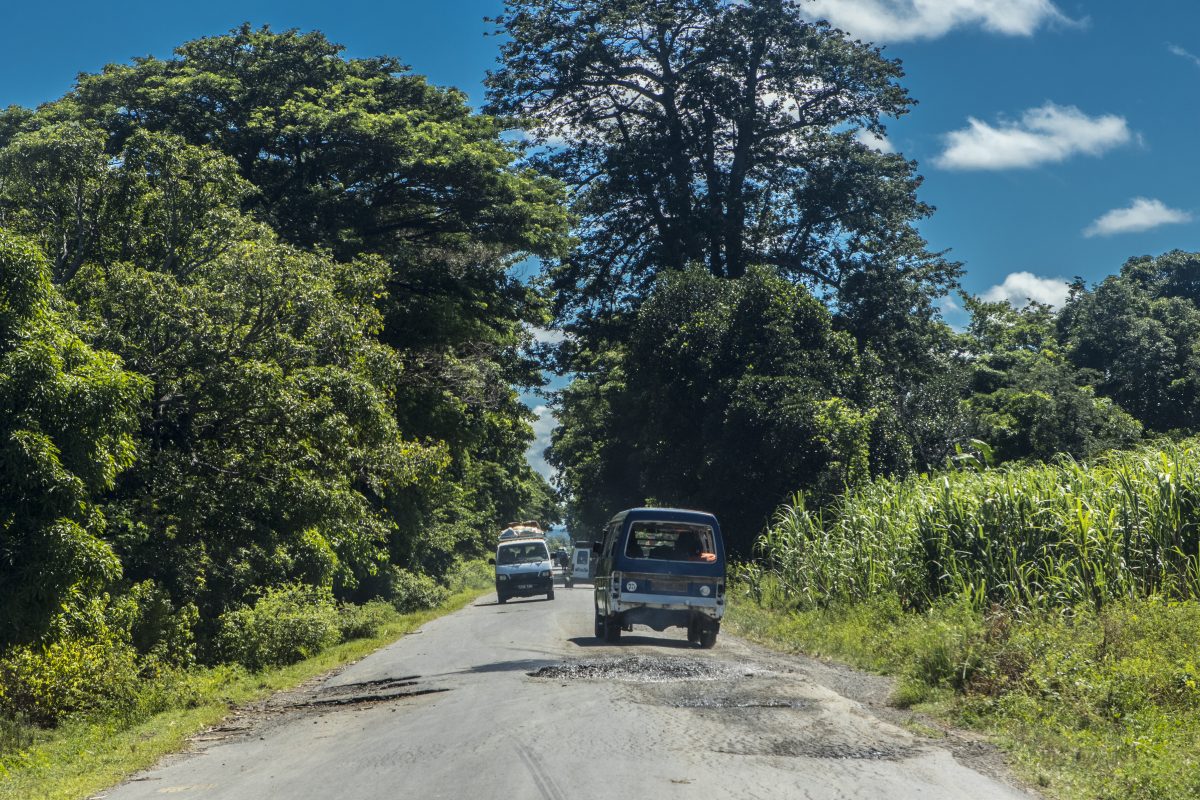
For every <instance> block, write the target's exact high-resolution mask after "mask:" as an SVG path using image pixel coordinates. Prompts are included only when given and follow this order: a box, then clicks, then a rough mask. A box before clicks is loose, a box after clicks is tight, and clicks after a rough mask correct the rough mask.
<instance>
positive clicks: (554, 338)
mask: <svg viewBox="0 0 1200 800" xmlns="http://www.w3.org/2000/svg"><path fill="white" fill-rule="evenodd" d="M529 332H530V333H531V334H532V335H533V340H534V341H535V342H538V343H540V344H558V343H559V342H562V341H566V338H567V334H565V333H564V332H562V331H556V330H552V329H550V328H539V327H538V326H536V325H530V326H529Z"/></svg>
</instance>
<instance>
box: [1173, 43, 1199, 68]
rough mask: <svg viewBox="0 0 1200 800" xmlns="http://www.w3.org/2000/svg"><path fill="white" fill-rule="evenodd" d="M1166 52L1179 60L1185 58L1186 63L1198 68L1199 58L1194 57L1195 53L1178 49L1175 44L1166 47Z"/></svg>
mask: <svg viewBox="0 0 1200 800" xmlns="http://www.w3.org/2000/svg"><path fill="white" fill-rule="evenodd" d="M1167 50H1168V51H1169V52H1171V53H1172V54H1174V55H1177V56H1179V57H1180V58H1186V59H1187V60H1188V61H1190V62H1192V63H1193V64H1195V65H1196V66H1197V67H1200V56H1198V55H1196V54H1195V53H1193V52H1191V51H1190V50H1185V49H1184V48H1182V47H1180V46H1179V45H1177V44H1169V45H1167Z"/></svg>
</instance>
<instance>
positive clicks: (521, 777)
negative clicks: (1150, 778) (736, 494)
mask: <svg viewBox="0 0 1200 800" xmlns="http://www.w3.org/2000/svg"><path fill="white" fill-rule="evenodd" d="M556 594H557V598H556V599H555V600H554V601H549V602H547V601H544V600H541V599H530V600H525V601H521V600H513V601H510V602H509V603H507V604H505V605H497V604H496V602H495V597H494V596H490V597H484V598H482V599H480V600H479V601H477V602H476V603H475V604H474V605H472V606H469V607H467V608H465V609H463V610H462V611H459V612H457V613H455V614H451V615H449V616H446V617H442V618H440V619H437V620H434V621H432V622H430V623H428V624H426V625H425V626H424V627H423V628H421V629H420V630H419V631H418V632H416V633H414V634H411V635H408V636H405V637H404V638H403V639H401V640H400V641H398V642H396V643H395V644H393V645H391V646H389V647H386V648H383V649H382V650H380V651H378V652H376V653H374V654H373V655H371V656H369V657H367V658H364V659H363V660H361V661H359V662H357V663H355V664H352V665H350V666H348V667H346V668H344V669H342V670H341V671H339V672H337V673H335V674H333V675H331V676H327V677H325V678H323V679H322V680H320V681H314V682H312V683H310V684H308V685H305V686H301V687H298V688H297V689H295V690H292V691H289V692H283V693H280V694H278V695H275V696H274V697H272V698H271V699H270V700H268V701H266V702H263V703H261V704H259V705H257V706H253V707H249V708H246V709H241V710H239V711H238V712H237V713H235V714H233V715H232V716H231V717H230V719H228V720H226V722H225V723H224V724H222V725H221V726H219V727H217V728H214V729H211V730H209V731H205V732H204V733H202V734H200V735H198V736H196V737H194V738H193V740H192V743H191V748H190V750H189V751H187V752H185V753H182V754H179V755H177V756H173V757H171V758H168V759H166V760H165V761H164V762H163V763H161V764H159V765H158V766H157V767H155V768H154V769H152V770H148V771H146V772H144V773H141V774H139V775H137V776H134V778H132V779H131V780H129V781H127V782H125V783H124V784H122V785H120V786H117V787H114V788H113V789H111V790H109V791H107V792H104V793H102V794H101V795H98V796H97V797H105V798H109V799H110V800H149V799H150V798H159V797H161V796H162V795H164V794H172V795H179V796H181V797H185V798H188V797H194V798H212V799H213V800H263V799H264V798H288V800H317V799H318V798H319V799H320V800H331V799H333V798H354V799H355V800H369V799H373V798H389V799H391V798H398V797H419V798H454V800H459V799H460V798H500V797H507V798H531V800H537V799H538V798H541V800H565V798H568V797H570V798H592V797H595V798H600V797H622V796H638V797H650V798H692V797H696V798H700V797H703V798H705V800H711V798H713V797H719V798H764V799H765V798H772V799H774V798H805V799H806V800H843V799H846V800H849V799H850V798H855V799H860V798H861V799H862V800H868V799H874V798H888V799H889V800H904V799H905V798H914V799H916V798H919V800H943V799H944V800H959V799H960V798H970V799H971V800H1017V799H1018V798H1031V797H1034V796H1035V795H1032V794H1028V793H1026V792H1025V791H1023V790H1021V789H1020V788H1017V786H1016V785H1015V784H1013V783H1011V782H1010V781H1008V780H1007V779H1006V778H1005V775H1004V772H1003V768H1002V767H1001V766H999V765H1000V763H1001V762H1000V759H999V758H998V756H996V755H995V754H994V752H992V751H990V748H986V747H985V746H983V745H980V744H978V743H969V744H971V745H973V748H974V750H980V751H983V752H984V756H983V757H982V760H981V758H968V757H964V753H967V754H968V755H970V754H971V753H973V752H974V750H973V749H972V747H965V748H964V747H959V748H957V749H956V748H954V747H952V746H951V743H950V742H948V741H944V740H940V739H929V738H925V737H922V736H919V735H917V734H915V733H913V732H911V731H909V730H908V729H906V728H905V727H902V726H900V725H898V724H896V718H895V714H894V713H893V712H889V711H887V710H885V709H883V708H872V705H873V704H872V703H871V702H868V701H866V700H863V702H859V700H855V699H851V698H850V697H847V696H846V694H851V695H853V694H854V692H853V691H848V690H847V689H846V686H847V685H848V684H847V681H849V682H850V683H853V682H854V676H852V675H848V673H847V671H845V670H842V671H840V672H839V671H837V670H832V671H831V667H830V666H829V665H821V664H817V663H816V662H812V661H810V660H808V659H804V658H801V657H792V656H786V655H780V654H776V653H772V652H769V651H766V650H763V649H761V648H757V647H755V646H753V645H750V644H747V643H745V642H742V641H740V640H738V639H736V638H735V637H732V636H727V635H726V634H724V633H722V634H721V636H720V638H719V639H718V641H717V646H716V648H715V649H713V650H708V651H705V650H700V649H697V648H695V647H693V646H691V645H690V644H688V642H687V641H686V639H685V635H684V632H683V631H681V630H671V631H667V632H665V633H661V634H660V633H655V632H653V631H649V630H647V629H643V628H640V627H639V628H637V629H636V630H635V632H634V633H632V634H629V633H627V634H625V636H624V637H623V638H622V642H621V644H618V645H605V644H603V643H602V642H600V641H598V640H597V639H595V638H594V637H593V636H592V611H591V607H592V606H591V587H590V586H587V585H577V586H576V588H574V589H570V590H568V589H560V590H559V591H558V592H557V593H556ZM867 680H870V679H867ZM835 689H836V690H835ZM838 690H841V691H843V692H845V694H839V691H838ZM859 699H860V700H862V698H861V697H860V698H859ZM959 744H962V743H961V742H959ZM989 753H990V755H988V754H989ZM981 765H982V768H984V771H983V772H981V771H979V768H980V767H981ZM985 772H986V773H988V774H985Z"/></svg>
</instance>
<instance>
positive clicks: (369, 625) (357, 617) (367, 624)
mask: <svg viewBox="0 0 1200 800" xmlns="http://www.w3.org/2000/svg"><path fill="white" fill-rule="evenodd" d="M395 616H396V610H395V609H394V608H392V604H391V603H387V602H384V601H383V600H372V601H371V602H369V603H365V604H363V605H361V606H360V605H355V604H354V603H343V604H342V605H341V606H340V607H339V608H338V629H339V630H340V631H341V636H342V641H343V642H348V641H350V640H351V639H366V638H368V637H371V636H374V635H376V634H377V633H379V631H380V629H381V628H383V626H384V625H386V624H387V622H388V620H390V619H392V618H394V617H395Z"/></svg>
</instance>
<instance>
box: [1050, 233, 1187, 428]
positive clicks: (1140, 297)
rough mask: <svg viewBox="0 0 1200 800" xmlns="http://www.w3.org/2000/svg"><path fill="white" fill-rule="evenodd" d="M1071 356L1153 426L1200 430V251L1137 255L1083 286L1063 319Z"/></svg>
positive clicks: (1107, 393) (1109, 394)
mask: <svg viewBox="0 0 1200 800" xmlns="http://www.w3.org/2000/svg"><path fill="white" fill-rule="evenodd" d="M1059 328H1060V330H1061V335H1062V338H1063V339H1064V340H1065V341H1066V343H1067V345H1068V352H1069V354H1070V358H1071V360H1072V361H1073V362H1074V363H1075V364H1077V365H1078V366H1080V367H1082V368H1084V369H1086V370H1089V371H1090V374H1091V376H1092V380H1093V381H1094V383H1095V385H1096V390H1097V391H1098V392H1099V393H1100V394H1102V395H1104V396H1106V397H1110V398H1112V399H1113V400H1115V401H1116V402H1117V403H1118V404H1119V405H1120V406H1121V407H1122V408H1124V409H1125V410H1126V411H1128V412H1129V413H1130V414H1132V415H1133V416H1134V417H1136V418H1137V419H1138V420H1139V421H1140V422H1141V423H1142V424H1143V425H1145V426H1146V428H1147V429H1149V430H1152V431H1157V432H1168V431H1194V430H1196V429H1197V428H1200V253H1185V252H1183V251H1180V250H1174V251H1172V252H1169V253H1165V254H1163V255H1161V256H1158V257H1157V258H1152V257H1150V256H1141V257H1138V258H1131V259H1129V261H1127V262H1126V263H1125V265H1124V266H1123V267H1122V268H1121V272H1120V274H1118V275H1112V276H1110V277H1108V278H1105V279H1104V280H1103V281H1101V282H1100V284H1099V285H1097V286H1095V287H1094V288H1092V289H1090V290H1089V289H1086V288H1085V287H1083V286H1082V285H1077V286H1076V287H1075V289H1074V291H1073V293H1072V295H1071V298H1070V299H1069V300H1068V302H1067V305H1066V307H1065V308H1064V309H1063V313H1062V315H1061V318H1060V320H1059Z"/></svg>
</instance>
